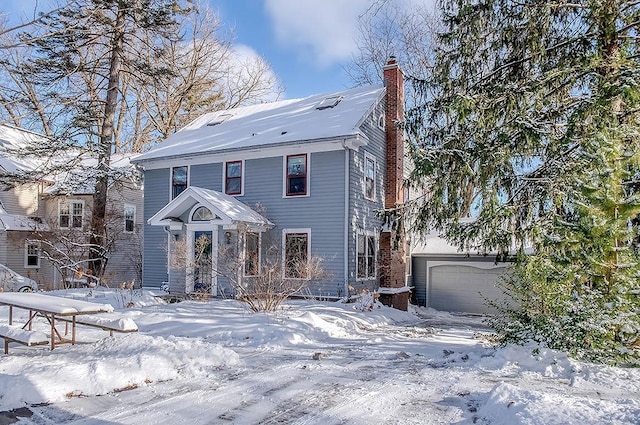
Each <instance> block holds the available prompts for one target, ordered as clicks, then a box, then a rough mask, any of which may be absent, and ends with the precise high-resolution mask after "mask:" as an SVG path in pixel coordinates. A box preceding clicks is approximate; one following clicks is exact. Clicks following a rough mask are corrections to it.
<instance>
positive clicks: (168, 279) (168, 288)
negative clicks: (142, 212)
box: [142, 226, 172, 293]
mask: <svg viewBox="0 0 640 425" xmlns="http://www.w3.org/2000/svg"><path fill="white" fill-rule="evenodd" d="M162 228H163V229H164V231H165V232H166V233H167V292H169V293H171V292H170V291H171V258H170V257H171V236H172V235H171V230H170V229H169V227H168V226H163V227H162ZM142 253H143V254H142V255H144V249H143V250H142ZM142 261H144V258H143V260H142ZM142 269H143V270H144V267H143V268H142ZM142 279H143V281H144V275H143V278H142ZM160 287H161V288H162V284H160Z"/></svg>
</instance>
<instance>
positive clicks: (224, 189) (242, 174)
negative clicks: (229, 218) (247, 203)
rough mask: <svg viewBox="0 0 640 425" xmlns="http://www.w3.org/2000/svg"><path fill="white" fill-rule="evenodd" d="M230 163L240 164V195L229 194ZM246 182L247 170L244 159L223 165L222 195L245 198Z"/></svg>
mask: <svg viewBox="0 0 640 425" xmlns="http://www.w3.org/2000/svg"><path fill="white" fill-rule="evenodd" d="M229 162H240V193H234V194H231V193H227V164H228V163H229ZM244 180H245V168H244V159H237V160H235V161H234V160H229V161H224V162H223V163H222V193H224V194H225V195H229V196H244Z"/></svg>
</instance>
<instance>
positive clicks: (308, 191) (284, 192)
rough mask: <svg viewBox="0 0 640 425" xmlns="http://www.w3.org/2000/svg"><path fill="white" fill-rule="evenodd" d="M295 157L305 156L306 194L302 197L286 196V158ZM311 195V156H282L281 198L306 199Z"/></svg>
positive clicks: (303, 153)
mask: <svg viewBox="0 0 640 425" xmlns="http://www.w3.org/2000/svg"><path fill="white" fill-rule="evenodd" d="M296 155H306V156H307V193H306V194H304V195H287V171H288V170H287V157H289V156H296ZM310 195H311V154H310V153H308V152H298V153H287V154H284V155H283V156H282V197H283V198H288V199H290V198H307V197H309V196H310Z"/></svg>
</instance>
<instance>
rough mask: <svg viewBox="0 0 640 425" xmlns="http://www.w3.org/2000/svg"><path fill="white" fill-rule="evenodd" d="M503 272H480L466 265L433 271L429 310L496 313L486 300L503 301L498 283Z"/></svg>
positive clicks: (449, 266)
mask: <svg viewBox="0 0 640 425" xmlns="http://www.w3.org/2000/svg"><path fill="white" fill-rule="evenodd" d="M504 270H505V269H504V267H499V268H494V269H480V268H477V267H473V266H467V265H442V266H435V267H431V268H430V275H429V307H433V308H435V309H436V310H443V311H455V312H465V313H495V310H494V309H491V308H489V307H487V305H486V302H485V299H484V298H487V299H492V300H496V299H501V298H503V295H502V292H501V291H500V289H498V288H496V286H495V283H496V281H497V279H498V276H499V275H500V274H501V273H503V272H504ZM483 297H484V298H483Z"/></svg>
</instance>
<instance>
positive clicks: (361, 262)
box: [357, 234, 377, 279]
mask: <svg viewBox="0 0 640 425" xmlns="http://www.w3.org/2000/svg"><path fill="white" fill-rule="evenodd" d="M357 250H358V256H357V261H358V264H357V272H358V275H357V277H358V279H375V277H376V271H377V270H376V251H377V250H376V237H375V236H374V235H371V234H358V240H357Z"/></svg>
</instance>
